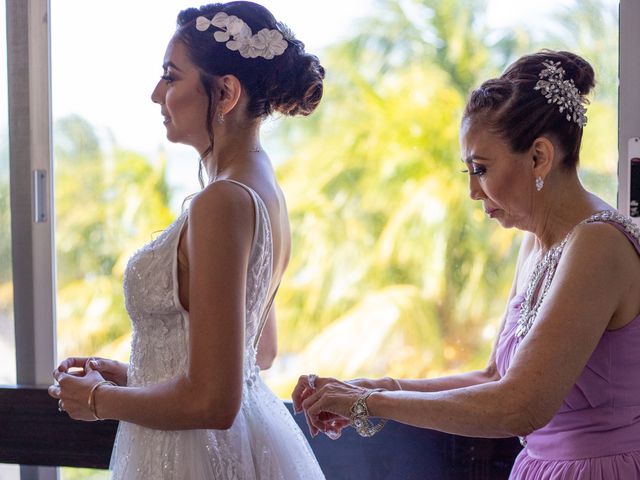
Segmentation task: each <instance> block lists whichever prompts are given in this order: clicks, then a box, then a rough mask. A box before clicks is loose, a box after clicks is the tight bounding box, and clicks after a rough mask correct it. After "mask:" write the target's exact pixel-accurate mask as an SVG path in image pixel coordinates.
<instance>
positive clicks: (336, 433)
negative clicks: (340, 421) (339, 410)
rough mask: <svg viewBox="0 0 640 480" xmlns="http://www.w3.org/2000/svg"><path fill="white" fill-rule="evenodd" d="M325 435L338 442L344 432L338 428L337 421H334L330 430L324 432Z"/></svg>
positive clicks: (330, 425)
mask: <svg viewBox="0 0 640 480" xmlns="http://www.w3.org/2000/svg"><path fill="white" fill-rule="evenodd" d="M324 434H325V435H326V436H327V437H329V438H330V439H331V440H337V439H339V438H340V435H342V432H341V431H339V430H338V429H337V428H336V421H335V420H333V421H332V422H331V423H330V424H329V428H328V429H327V430H326V431H325V432H324Z"/></svg>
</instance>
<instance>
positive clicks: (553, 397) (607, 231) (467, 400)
mask: <svg viewBox="0 0 640 480" xmlns="http://www.w3.org/2000/svg"><path fill="white" fill-rule="evenodd" d="M587 230H588V233H585V232H586V231H587ZM625 241H626V240H623V239H622V238H619V234H618V233H617V232H615V231H613V229H611V228H610V227H607V226H604V225H598V224H594V225H586V226H584V227H583V228H581V229H579V231H577V232H576V234H575V235H574V237H573V238H572V239H571V240H570V242H569V244H568V245H567V248H566V250H565V253H564V255H563V258H562V260H561V262H560V265H559V266H558V271H557V273H556V276H555V278H554V280H553V283H552V286H551V289H550V290H549V293H548V294H547V297H546V299H545V301H544V303H543V305H542V307H541V310H540V312H539V314H538V318H537V320H536V323H535V324H534V327H533V328H532V329H531V331H530V332H529V333H528V335H527V336H526V337H525V339H524V340H523V341H522V343H521V345H520V346H519V347H518V351H517V353H516V355H515V357H514V359H513V361H512V363H511V366H510V368H509V371H508V372H507V374H506V375H505V376H504V377H503V378H501V379H500V380H499V381H496V382H490V383H486V384H482V385H477V386H471V387H464V388H459V389H456V390H450V391H446V392H438V393H426V394H425V393H414V392H383V393H376V394H374V395H372V397H371V398H370V402H369V405H370V410H371V412H372V414H373V415H378V416H381V417H385V418H392V419H394V420H397V421H400V422H403V423H408V424H411V425H416V426H420V427H428V428H434V429H437V430H441V431H445V432H449V433H455V434H460V435H471V436H482V437H504V436H514V435H527V434H529V433H531V432H532V431H533V430H536V429H538V428H541V427H543V426H544V425H546V424H547V423H548V422H549V421H550V420H551V418H552V417H553V415H555V413H556V412H557V410H558V408H560V405H561V403H562V401H563V399H564V398H565V397H566V395H567V393H568V392H569V390H570V389H571V387H572V386H573V385H574V384H575V382H576V379H577V378H578V376H579V375H580V373H581V372H582V370H583V369H584V366H585V364H586V363H587V361H588V359H589V357H590V356H591V354H592V353H593V351H594V349H595V347H596V345H597V343H598V341H599V340H600V338H601V336H602V334H603V332H604V330H605V329H606V328H607V325H608V323H609V321H610V319H611V318H612V316H613V314H614V312H615V311H616V309H617V308H618V306H619V305H620V304H621V302H622V295H623V293H622V292H626V290H625V288H624V287H625V282H626V281H628V280H629V278H630V277H631V275H630V274H629V272H630V268H631V266H633V267H636V266H635V265H633V261H632V260H633V259H632V258H631V255H628V258H627V257H625V256H624V255H620V254H619V252H620V251H623V250H624V249H623V248H622V247H624V245H623V244H622V242H625ZM618 246H620V247H621V248H617V247H618ZM635 261H636V262H637V258H636V259H635ZM625 263H626V266H625ZM629 264H631V266H630V265H629ZM622 272H627V273H626V274H624V273H622ZM569 332H570V335H568V333H569Z"/></svg>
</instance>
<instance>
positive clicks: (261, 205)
mask: <svg viewBox="0 0 640 480" xmlns="http://www.w3.org/2000/svg"><path fill="white" fill-rule="evenodd" d="M141 20H143V19H141ZM163 70H164V71H163V75H162V77H161V79H160V81H159V82H158V84H157V85H156V87H155V89H154V91H153V94H152V96H151V98H152V100H153V101H154V102H155V103H157V104H158V105H159V106H160V111H161V114H162V116H163V119H164V125H165V127H166V129H167V138H168V139H169V140H170V141H172V142H180V143H184V144H187V145H190V146H192V147H194V148H195V149H196V150H197V151H198V152H199V154H200V179H201V182H202V183H204V182H203V181H202V172H203V170H204V172H205V173H206V177H207V178H208V182H207V184H206V186H204V187H203V189H202V191H201V192H199V193H198V194H196V195H195V196H194V197H193V198H192V200H191V202H190V204H189V206H188V208H186V209H185V210H184V211H183V213H182V214H181V215H180V216H179V217H178V218H177V219H176V221H175V222H174V223H173V224H172V225H170V226H169V227H168V228H167V229H166V230H165V231H164V232H163V233H162V234H161V235H159V236H158V237H157V238H156V239H155V240H153V241H152V242H151V243H149V244H147V245H145V246H144V247H142V248H141V249H140V250H138V251H137V252H136V253H135V254H134V255H133V257H132V258H131V259H130V261H129V264H128V266H127V269H126V272H125V277H124V290H125V300H126V306H127V310H128V312H129V315H130V317H131V321H132V324H133V339H132V352H131V360H130V364H129V365H124V364H121V363H119V362H116V361H113V360H108V359H102V358H86V357H73V358H68V359H66V360H64V361H63V362H62V363H61V364H60V366H59V367H58V368H57V369H56V371H55V372H54V377H55V379H56V380H57V383H56V384H55V385H52V386H51V387H49V392H50V395H51V396H53V397H55V398H57V399H58V407H59V409H60V410H64V411H66V412H68V414H69V415H70V416H71V417H72V418H75V419H78V420H85V421H93V420H102V419H115V420H119V421H120V426H119V430H118V435H117V437H116V443H115V446H114V450H113V456H112V459H111V469H112V470H113V478H114V479H150V478H153V479H185V480H186V479H189V480H200V479H202V480H204V479H241V480H249V479H292V480H293V479H296V480H297V479H301V478H304V479H321V478H324V476H323V474H322V471H321V470H320V467H319V466H318V463H317V461H316V459H315V457H314V456H313V453H312V451H311V449H310V447H309V445H308V444H307V442H306V440H305V438H304V436H303V435H302V433H301V431H300V430H299V429H298V427H297V426H296V424H295V422H294V420H293V419H292V417H291V415H290V414H289V412H288V411H287V410H286V408H285V407H284V405H283V403H282V402H281V401H280V400H278V399H277V398H276V397H275V395H274V394H273V393H272V392H271V391H270V390H269V388H268V387H267V386H266V385H265V384H264V383H263V381H262V379H261V378H260V374H259V372H260V368H261V367H262V368H268V366H269V365H270V364H271V361H272V360H273V357H274V356H275V351H276V327H275V313H274V308H273V303H272V302H273V299H274V297H275V294H276V291H277V288H278V285H279V283H280V279H281V278H282V275H283V273H284V271H285V269H286V266H287V263H288V260H289V254H290V247H291V245H290V233H289V222H288V218H287V209H286V204H285V200H284V197H283V194H282V192H281V190H280V188H279V186H278V184H277V182H276V179H275V176H274V172H273V168H272V166H271V163H270V160H269V157H268V156H267V154H266V152H265V151H264V150H263V149H262V146H261V144H260V136H259V133H260V124H261V120H262V119H264V118H265V117H266V116H268V115H269V114H271V113H272V112H280V113H282V114H284V115H308V114H310V113H311V112H312V111H313V110H314V109H315V108H316V106H317V105H318V103H319V101H320V98H321V97H322V81H323V78H324V70H323V68H322V66H320V63H319V61H318V59H317V57H315V56H313V55H309V54H307V53H305V51H304V45H303V44H302V43H301V42H300V41H299V40H296V39H295V38H294V36H293V35H292V33H291V32H290V31H289V30H288V29H287V28H286V27H285V26H284V25H282V24H281V23H279V22H276V20H275V19H274V18H273V15H272V14H271V13H270V12H269V11H268V10H267V9H266V8H264V7H262V6H260V5H257V4H255V3H251V2H244V1H242V2H240V1H238V2H230V3H225V4H222V3H216V4H211V5H206V6H203V7H200V8H199V9H195V8H190V9H187V10H184V11H182V12H181V13H180V14H179V15H178V26H177V30H176V33H175V34H174V36H173V38H172V39H171V41H170V42H169V44H168V47H167V51H166V54H165V58H164V64H163ZM71 368H75V369H77V368H80V369H81V370H80V373H74V372H70V371H69V370H70V369H71Z"/></svg>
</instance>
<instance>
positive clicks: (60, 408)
mask: <svg viewBox="0 0 640 480" xmlns="http://www.w3.org/2000/svg"><path fill="white" fill-rule="evenodd" d="M58 411H59V412H64V408H63V407H62V399H61V398H59V399H58Z"/></svg>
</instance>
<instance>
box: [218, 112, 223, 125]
mask: <svg viewBox="0 0 640 480" xmlns="http://www.w3.org/2000/svg"><path fill="white" fill-rule="evenodd" d="M217 120H218V123H219V124H220V125H222V124H223V123H224V113H222V112H219V113H218V115H217Z"/></svg>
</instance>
